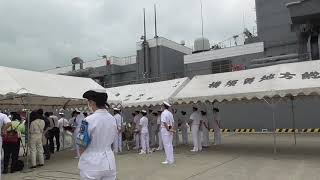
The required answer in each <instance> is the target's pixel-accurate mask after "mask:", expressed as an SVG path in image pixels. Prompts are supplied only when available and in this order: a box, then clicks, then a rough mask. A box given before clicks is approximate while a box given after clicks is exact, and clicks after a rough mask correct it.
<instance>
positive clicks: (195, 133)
mask: <svg viewBox="0 0 320 180" xmlns="http://www.w3.org/2000/svg"><path fill="white" fill-rule="evenodd" d="M201 119H202V117H201V114H200V112H199V111H198V107H196V106H194V107H193V113H192V114H191V116H190V120H191V121H192V127H191V130H192V141H193V149H192V150H191V152H198V151H202V145H201V141H200V140H201V138H200V125H201Z"/></svg>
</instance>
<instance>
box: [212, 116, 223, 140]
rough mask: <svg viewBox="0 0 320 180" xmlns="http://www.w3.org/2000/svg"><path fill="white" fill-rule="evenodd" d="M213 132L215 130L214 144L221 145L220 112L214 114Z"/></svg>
mask: <svg viewBox="0 0 320 180" xmlns="http://www.w3.org/2000/svg"><path fill="white" fill-rule="evenodd" d="M213 130H214V144H215V145H219V144H221V130H220V115H219V113H218V112H213Z"/></svg>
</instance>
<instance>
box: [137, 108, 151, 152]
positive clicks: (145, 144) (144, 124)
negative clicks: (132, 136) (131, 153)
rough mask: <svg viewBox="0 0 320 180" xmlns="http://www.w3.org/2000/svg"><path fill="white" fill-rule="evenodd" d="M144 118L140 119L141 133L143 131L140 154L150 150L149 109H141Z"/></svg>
mask: <svg viewBox="0 0 320 180" xmlns="http://www.w3.org/2000/svg"><path fill="white" fill-rule="evenodd" d="M141 114H142V118H141V119H140V121H139V123H140V124H139V125H140V128H139V129H140V133H141V147H142V149H141V152H140V153H139V154H146V153H149V152H150V147H149V128H148V118H147V111H146V110H142V111H141Z"/></svg>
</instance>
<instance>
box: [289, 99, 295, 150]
mask: <svg viewBox="0 0 320 180" xmlns="http://www.w3.org/2000/svg"><path fill="white" fill-rule="evenodd" d="M290 99H291V112H292V127H293V136H294V145H297V135H296V120H295V114H294V104H293V101H294V97H293V96H291V97H290Z"/></svg>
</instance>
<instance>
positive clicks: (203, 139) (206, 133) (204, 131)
mask: <svg viewBox="0 0 320 180" xmlns="http://www.w3.org/2000/svg"><path fill="white" fill-rule="evenodd" d="M201 142H202V146H205V147H209V146H210V142H209V130H208V129H207V128H205V127H203V128H202V133H201Z"/></svg>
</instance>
